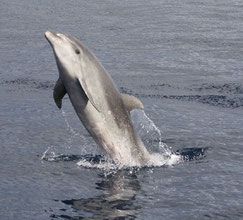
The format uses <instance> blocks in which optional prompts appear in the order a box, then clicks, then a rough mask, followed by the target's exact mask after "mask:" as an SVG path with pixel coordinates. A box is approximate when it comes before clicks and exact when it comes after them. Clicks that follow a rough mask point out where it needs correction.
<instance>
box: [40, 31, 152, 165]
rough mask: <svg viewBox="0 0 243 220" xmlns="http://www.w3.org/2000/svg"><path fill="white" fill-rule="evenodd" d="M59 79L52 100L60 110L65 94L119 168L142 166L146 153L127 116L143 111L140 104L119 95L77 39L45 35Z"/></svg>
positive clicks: (99, 66) (138, 101)
mask: <svg viewBox="0 0 243 220" xmlns="http://www.w3.org/2000/svg"><path fill="white" fill-rule="evenodd" d="M45 37H46V39H47V40H48V42H49V43H50V45H51V47H52V49H53V52H54V56H55V59H56V63H57V67H58V70H59V78H58V80H57V82H56V84H55V87H54V91H53V98H54V101H55V103H56V105H57V107H58V108H59V109H60V108H61V107H62V99H63V97H64V96H65V94H66V93H67V94H68V96H69V99H70V101H71V103H72V105H73V107H74V109H75V111H76V113H77V115H78V117H79V119H80V121H81V122H82V123H83V125H84V127H85V128H86V129H87V130H88V132H89V133H90V134H91V136H92V137H93V138H94V140H95V141H96V143H97V144H98V145H99V146H101V148H102V149H103V150H104V151H105V152H106V153H107V154H108V155H109V157H110V158H111V159H112V160H113V161H114V162H115V163H116V164H117V165H119V166H143V165H146V164H147V162H148V161H149V155H150V154H149V152H148V151H147V149H146V148H145V146H144V144H143V142H142V141H141V139H140V138H139V136H138V135H137V134H136V132H135V130H134V127H133V124H132V121H131V116H130V112H131V110H133V109H143V108H144V106H143V104H142V102H141V101H140V100H139V99H138V98H136V97H134V96H131V95H127V94H121V93H120V92H119V90H118V89H117V87H116V85H115V83H114V82H113V80H112V78H111V77H110V75H109V74H108V73H107V72H106V70H105V69H104V67H103V66H102V65H101V64H100V62H99V61H98V59H97V58H96V56H95V55H94V54H92V53H91V52H90V51H89V50H88V48H87V47H85V46H84V45H83V44H82V43H81V42H80V41H79V40H78V39H76V38H74V37H72V36H69V35H66V34H61V33H54V32H50V31H47V32H45Z"/></svg>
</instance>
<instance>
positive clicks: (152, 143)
mask: <svg viewBox="0 0 243 220" xmlns="http://www.w3.org/2000/svg"><path fill="white" fill-rule="evenodd" d="M132 119H133V122H134V126H135V129H136V130H137V132H138V134H139V136H141V138H142V139H143V141H144V142H145V143H146V147H147V148H148V150H150V152H151V153H162V154H166V155H171V154H172V151H171V149H170V147H169V146H167V145H166V144H165V143H163V141H162V132H161V130H160V129H159V128H158V127H157V126H156V125H155V123H154V122H153V121H152V120H151V119H150V118H149V116H148V115H147V114H146V113H145V112H144V111H143V110H133V111H132Z"/></svg>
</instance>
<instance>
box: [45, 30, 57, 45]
mask: <svg viewBox="0 0 243 220" xmlns="http://www.w3.org/2000/svg"><path fill="white" fill-rule="evenodd" d="M45 37H46V39H47V40H48V42H49V43H50V44H51V45H54V43H56V42H58V40H60V37H59V36H58V34H57V33H54V32H51V31H46V32H45Z"/></svg>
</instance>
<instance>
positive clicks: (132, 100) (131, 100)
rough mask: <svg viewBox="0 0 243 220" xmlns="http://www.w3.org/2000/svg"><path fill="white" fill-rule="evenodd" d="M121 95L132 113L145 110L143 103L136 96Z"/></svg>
mask: <svg viewBox="0 0 243 220" xmlns="http://www.w3.org/2000/svg"><path fill="white" fill-rule="evenodd" d="M121 95H122V100H123V103H124V105H125V106H126V109H127V110H128V111H129V112H130V111H132V110H133V109H144V106H143V103H142V102H141V101H140V100H139V99H138V98H136V97H135V96H132V95H127V94H121Z"/></svg>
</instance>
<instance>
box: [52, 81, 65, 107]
mask: <svg viewBox="0 0 243 220" xmlns="http://www.w3.org/2000/svg"><path fill="white" fill-rule="evenodd" d="M66 93H67V91H66V89H65V87H64V85H63V83H62V80H61V79H60V78H59V79H58V80H57V82H56V84H55V87H54V90H53V98H54V100H55V103H56V105H57V107H58V108H59V109H60V108H62V98H63V97H64V96H65V94H66Z"/></svg>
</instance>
